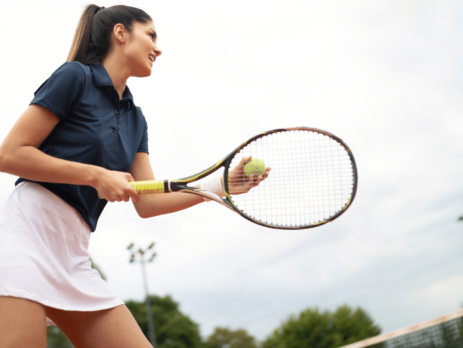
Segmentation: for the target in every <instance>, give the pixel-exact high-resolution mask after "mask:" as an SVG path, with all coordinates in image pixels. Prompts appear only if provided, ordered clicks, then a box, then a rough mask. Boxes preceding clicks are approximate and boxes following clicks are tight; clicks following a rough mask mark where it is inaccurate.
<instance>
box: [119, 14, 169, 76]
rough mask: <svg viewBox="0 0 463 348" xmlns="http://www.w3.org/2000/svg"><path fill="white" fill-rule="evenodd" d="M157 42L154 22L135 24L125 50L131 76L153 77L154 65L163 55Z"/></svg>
mask: <svg viewBox="0 0 463 348" xmlns="http://www.w3.org/2000/svg"><path fill="white" fill-rule="evenodd" d="M156 40H157V35H156V30H155V27H154V24H153V22H147V23H139V22H135V23H134V25H133V29H132V32H131V33H130V34H129V38H128V40H127V43H126V45H125V50H124V51H125V55H126V58H127V60H128V63H129V67H130V75H131V76H136V77H145V76H150V75H151V69H152V67H153V63H154V62H155V60H156V58H157V57H158V56H160V55H161V50H160V49H159V48H158V46H157V44H156Z"/></svg>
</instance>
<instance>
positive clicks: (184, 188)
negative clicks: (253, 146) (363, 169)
mask: <svg viewBox="0 0 463 348" xmlns="http://www.w3.org/2000/svg"><path fill="white" fill-rule="evenodd" d="M298 130H299V131H312V132H316V133H320V134H324V135H326V136H327V137H330V138H331V139H333V140H335V141H336V142H337V143H339V144H340V145H341V146H342V147H343V148H344V149H345V150H346V152H347V154H348V156H349V158H350V160H351V163H352V174H353V187H352V194H351V198H350V199H349V200H348V202H347V203H346V204H345V205H344V207H343V208H342V209H341V210H340V211H338V212H337V213H336V214H334V215H333V216H331V217H330V218H328V219H326V220H323V221H319V222H316V223H313V224H310V225H304V226H285V225H274V224H269V223H264V222H262V221H260V220H257V219H254V218H253V217H251V216H249V215H247V214H245V213H244V212H242V211H241V210H240V209H239V208H238V207H236V206H235V204H234V202H233V199H232V197H231V194H230V191H229V190H230V187H229V177H228V173H229V166H230V163H231V161H232V160H233V158H234V157H235V155H236V154H237V153H238V152H240V151H241V149H242V148H243V147H245V146H246V145H248V144H249V143H252V142H253V141H255V140H257V139H259V138H262V137H265V136H267V135H270V134H273V133H280V132H289V131H298ZM221 167H224V173H223V190H224V194H225V198H222V197H219V196H218V195H216V194H215V193H212V192H209V191H206V190H202V189H201V188H197V187H191V186H188V185H187V184H189V183H192V182H195V181H197V180H200V179H202V178H204V177H206V176H208V175H210V174H212V173H214V172H216V171H217V170H219V169H220V168H221ZM357 185H358V172H357V165H356V163H355V158H354V156H353V154H352V151H351V150H350V148H349V147H348V146H347V145H346V143H344V141H342V140H341V138H339V137H337V136H335V135H334V134H331V133H329V132H327V131H324V130H321V129H317V128H310V127H293V128H279V129H274V130H270V131H267V132H264V133H261V134H258V135H256V136H254V137H252V138H251V139H249V140H247V141H245V142H244V143H242V144H241V145H240V146H238V147H237V148H236V149H235V150H233V151H232V152H231V153H230V154H229V155H228V156H226V157H225V158H223V159H222V160H220V161H219V162H217V163H215V164H214V165H212V166H211V167H209V168H207V169H205V170H203V171H201V172H199V173H197V174H195V175H191V176H188V177H185V178H182V179H177V180H171V181H168V180H166V181H165V188H166V192H183V193H189V194H195V195H198V196H202V197H206V198H208V199H211V200H213V201H215V202H217V203H220V204H222V205H223V206H225V207H227V208H229V209H231V210H232V211H234V212H235V213H238V214H239V215H241V216H242V217H244V218H245V219H247V220H249V221H251V222H254V223H256V224H258V225H261V226H265V227H269V228H275V229H284V230H301V229H307V228H313V227H318V226H321V225H324V224H326V223H328V222H331V221H333V220H335V219H337V218H338V217H339V216H341V215H342V214H343V213H344V212H345V211H346V210H347V208H349V207H350V205H351V204H352V202H353V201H354V198H355V195H356V193H357Z"/></svg>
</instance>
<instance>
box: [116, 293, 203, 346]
mask: <svg viewBox="0 0 463 348" xmlns="http://www.w3.org/2000/svg"><path fill="white" fill-rule="evenodd" d="M150 301H151V311H152V312H153V320H154V328H155V331H156V343H157V345H158V347H159V348H201V337H200V335H199V328H198V324H196V323H195V322H194V321H192V320H191V319H190V318H189V317H188V316H186V315H185V314H183V313H182V312H180V310H179V305H178V303H177V302H175V301H174V300H173V299H172V298H171V297H170V296H165V297H159V296H156V295H150ZM125 304H126V305H127V307H128V308H129V310H130V311H131V312H132V315H133V316H134V317H135V320H136V321H137V323H138V325H140V328H141V329H142V331H143V333H144V334H145V336H146V337H148V321H147V318H146V307H145V302H144V301H143V302H141V301H127V302H126V303H125Z"/></svg>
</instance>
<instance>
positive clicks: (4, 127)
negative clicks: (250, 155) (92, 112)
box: [0, 0, 463, 339]
mask: <svg viewBox="0 0 463 348" xmlns="http://www.w3.org/2000/svg"><path fill="white" fill-rule="evenodd" d="M85 4H87V3H86V2H84V1H80V0H68V1H57V0H56V1H35V0H34V1H24V0H23V1H10V2H8V3H7V5H2V6H3V11H2V12H4V13H5V14H6V15H5V16H3V18H2V21H0V29H1V32H2V33H4V35H3V36H2V54H1V57H0V60H1V63H2V64H1V81H2V83H1V85H0V104H1V105H2V117H1V118H0V140H3V138H4V137H5V136H6V134H7V132H8V131H9V129H10V128H11V126H12V125H13V123H14V122H15V120H16V119H17V118H18V117H19V116H20V115H21V114H22V112H23V111H24V110H25V109H26V108H27V106H28V104H29V102H30V100H31V99H32V97H33V93H34V91H35V90H36V89H37V88H38V87H39V86H40V85H41V84H42V82H43V81H44V80H46V79H47V78H48V77H49V76H50V74H51V73H52V72H53V71H54V70H55V69H57V68H58V67H59V66H60V65H61V64H62V63H63V62H64V61H65V60H66V58H67V54H68V51H69V48H70V45H71V41H72V37H73V33H74V30H75V27H76V25H77V22H78V19H79V17H80V15H81V13H82V10H83V7H84V5H85ZM113 4H116V3H113V2H111V1H105V2H102V3H98V5H100V6H106V7H109V6H111V5H113ZM125 4H126V5H131V6H136V7H140V8H142V9H144V10H145V11H146V12H148V13H149V14H150V15H151V16H152V17H153V19H154V22H155V25H156V28H157V32H158V37H159V39H158V44H159V47H160V48H161V50H162V51H163V54H162V56H161V57H159V58H158V60H157V61H156V63H155V64H154V69H153V74H152V76H151V77H149V78H144V79H132V80H129V87H130V89H131V91H132V93H133V95H134V101H135V104H136V105H138V106H140V107H141V108H142V110H143V112H144V114H145V116H146V119H147V121H148V126H149V134H150V159H151V162H152V165H153V168H154V172H155V175H156V177H157V178H158V179H175V178H179V177H184V176H187V175H190V174H194V173H196V172H198V171H200V170H202V169H204V168H205V167H207V166H209V165H211V164H213V163H214V162H215V161H217V160H219V159H220V158H222V157H223V156H225V155H226V154H228V153H229V152H230V151H231V150H232V149H233V148H235V147H236V146H237V145H239V144H240V143H241V142H242V141H244V140H246V139H247V138H249V137H251V136H253V135H255V134H257V133H260V132H262V131H266V130H270V129H274V128H281V127H294V126H309V127H316V128H320V129H325V130H327V131H329V132H332V133H334V134H336V135H337V136H339V137H340V138H342V139H343V140H344V141H345V142H346V143H347V144H348V145H349V147H350V148H351V149H352V151H353V153H354V156H355V158H356V161H357V166H358V170H359V188H358V192H357V197H356V199H355V201H354V203H353V205H352V207H351V208H350V209H349V210H348V211H347V212H346V213H345V214H344V215H343V216H342V217H340V218H339V219H337V220H336V221H334V222H333V223H330V224H327V225H324V226H322V227H319V228H315V229H310V230H304V231H296V232H293V231H280V230H271V229H266V228H263V227H260V226H257V225H254V224H252V223H250V222H248V221H247V220H244V219H242V218H240V217H239V216H238V215H235V214H233V213H232V212H231V211H229V210H228V209H224V208H223V207H221V206H219V205H217V204H215V203H214V202H211V203H207V204H206V203H205V204H201V205H200V206H197V207H194V208H192V209H189V210H187V211H184V212H180V213H176V214H175V215H167V216H162V217H156V218H152V219H147V220H142V219H140V218H138V216H137V215H136V213H135V211H134V209H133V207H132V205H131V203H114V204H109V205H108V206H107V208H106V209H105V211H104V213H103V215H102V217H101V219H100V222H99V225H98V228H97V231H96V233H94V234H93V235H92V241H91V246H90V252H91V255H92V257H93V258H94V260H95V261H96V263H97V264H98V265H99V266H100V267H101V268H102V270H103V271H104V272H105V273H106V275H107V277H108V283H109V284H110V286H111V287H112V288H113V289H114V290H115V291H116V292H117V293H118V294H119V296H121V297H122V298H123V299H124V300H128V299H139V300H141V299H142V298H143V296H144V293H143V287H142V278H141V270H140V267H139V266H138V265H132V264H129V263H128V259H129V253H128V251H127V250H126V249H125V248H126V246H127V245H128V244H129V243H131V242H134V243H135V244H136V245H138V246H146V245H148V244H149V243H150V242H151V241H155V242H156V247H155V250H156V251H157V252H158V258H157V259H156V260H155V262H154V263H153V264H152V265H149V266H148V279H149V288H150V291H151V292H153V293H156V294H159V295H166V294H170V295H172V296H173V297H174V299H175V300H177V301H179V302H180V304H181V309H182V310H183V311H184V312H185V313H187V314H188V315H190V316H191V318H192V319H193V320H195V321H196V322H198V323H199V324H200V327H201V333H202V335H203V336H206V335H208V334H210V333H211V332H212V330H213V328H214V327H215V326H219V325H220V326H229V327H231V328H233V329H236V328H245V329H246V330H248V331H249V332H250V333H251V334H253V335H254V336H256V337H257V338H259V339H264V338H265V337H266V336H267V335H268V334H269V333H270V332H271V331H272V330H273V329H274V328H276V327H277V326H278V325H279V324H280V322H281V321H282V320H284V319H286V318H287V317H288V315H290V314H295V313H299V312H300V311H301V310H303V309H305V308H307V307H314V306H318V307H319V308H321V309H335V308H336V307H337V306H338V305H341V304H345V303H347V304H349V305H351V306H361V307H362V308H364V309H365V310H366V311H367V312H368V313H370V314H371V316H372V317H373V319H374V320H375V322H376V323H378V324H379V325H380V326H381V327H382V328H383V332H389V331H392V330H395V329H398V328H401V327H404V326H408V325H411V324H415V323H417V322H420V321H423V320H427V319H430V318H433V317H436V316H440V315H443V314H446V313H448V312H451V311H454V310H457V309H459V308H460V304H461V303H462V302H463V252H462V245H463V223H461V222H460V223H458V222H457V218H458V217H459V216H460V215H463V163H462V159H463V136H462V134H463V98H462V92H463V64H462V62H463V24H462V23H463V22H462V20H461V19H462V18H463V3H462V2H461V1H458V0H455V1H444V0H436V1H424V0H419V1H407V0H394V1H391V0H387V1H386V0H383V1H370V0H361V1H345V0H340V1H331V0H328V1H308V0H300V1H296V0H286V1H283V0H281V1H273V0H265V1H264V0H234V1H222V0H220V1H217V0H215V1H213V0H210V1H206V0H196V1H188V0H176V1H167V0H164V1H157V0H150V1H141V0H140V1H126V2H125ZM5 6H6V8H5ZM0 179H1V183H0V199H1V200H5V199H6V198H7V197H8V194H9V192H10V191H11V190H12V188H13V185H14V181H15V179H16V178H15V177H13V176H11V175H7V174H0Z"/></svg>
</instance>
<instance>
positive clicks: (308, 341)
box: [262, 305, 381, 348]
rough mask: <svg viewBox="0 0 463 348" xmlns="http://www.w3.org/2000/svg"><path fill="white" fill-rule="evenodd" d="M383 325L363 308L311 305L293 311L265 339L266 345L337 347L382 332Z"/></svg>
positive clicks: (275, 347) (272, 347)
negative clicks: (333, 307)
mask: <svg viewBox="0 0 463 348" xmlns="http://www.w3.org/2000/svg"><path fill="white" fill-rule="evenodd" d="M380 332H381V329H380V328H379V326H377V325H375V324H374V322H373V320H372V319H371V318H370V316H369V315H368V314H367V313H366V312H365V311H364V310H363V309H361V308H356V309H353V308H350V307H349V306H347V305H344V306H340V307H338V308H337V309H336V311H334V312H330V311H324V312H320V311H319V310H318V308H308V309H306V310H304V311H302V312H301V313H300V314H299V316H295V315H292V316H290V317H289V318H288V320H287V321H285V322H283V323H282V325H281V326H280V327H279V328H277V329H276V330H274V331H273V333H272V334H271V335H270V336H269V337H268V338H267V339H266V340H265V342H264V343H263V345H262V347H263V348H311V347H317V348H336V347H340V346H343V345H347V344H350V343H354V342H357V341H360V340H363V339H366V338H369V337H373V336H376V335H379V334H380Z"/></svg>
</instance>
